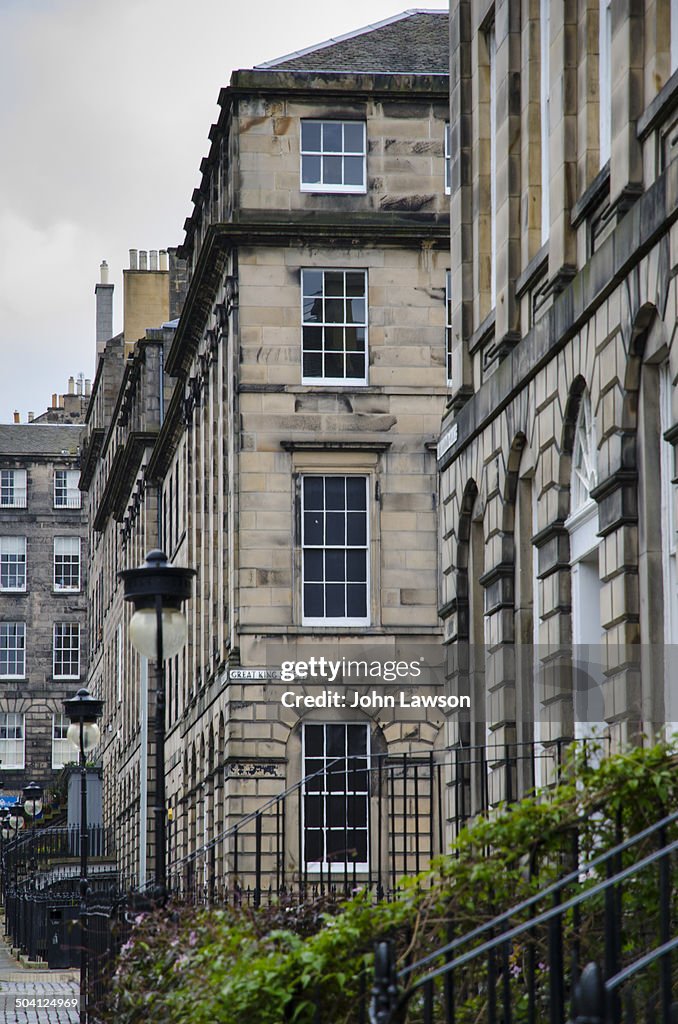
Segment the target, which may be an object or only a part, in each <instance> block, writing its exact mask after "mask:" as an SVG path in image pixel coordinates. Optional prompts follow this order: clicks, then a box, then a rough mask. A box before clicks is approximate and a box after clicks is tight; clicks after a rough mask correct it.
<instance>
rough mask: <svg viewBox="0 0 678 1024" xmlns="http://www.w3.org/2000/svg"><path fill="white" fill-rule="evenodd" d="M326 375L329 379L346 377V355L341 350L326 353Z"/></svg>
mask: <svg viewBox="0 0 678 1024" xmlns="http://www.w3.org/2000/svg"><path fill="white" fill-rule="evenodd" d="M324 376H325V377H327V378H328V380H331V379H333V378H338V379H341V380H343V379H344V376H345V375H344V357H343V355H342V353H341V352H328V353H327V354H326V355H325V373H324Z"/></svg>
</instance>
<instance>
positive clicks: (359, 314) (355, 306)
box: [346, 299, 365, 324]
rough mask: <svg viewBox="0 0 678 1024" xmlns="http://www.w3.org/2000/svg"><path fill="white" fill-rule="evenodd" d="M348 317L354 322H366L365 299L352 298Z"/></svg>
mask: <svg viewBox="0 0 678 1024" xmlns="http://www.w3.org/2000/svg"><path fill="white" fill-rule="evenodd" d="M346 319H347V321H348V322H349V323H352V324H364V323H365V300H364V299H351V300H350V301H349V302H348V303H347V316H346Z"/></svg>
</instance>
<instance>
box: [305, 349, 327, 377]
mask: <svg viewBox="0 0 678 1024" xmlns="http://www.w3.org/2000/svg"><path fill="white" fill-rule="evenodd" d="M303 374H304V377H322V375H323V354H322V352H304V366H303Z"/></svg>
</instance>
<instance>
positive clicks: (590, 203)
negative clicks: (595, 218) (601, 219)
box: [570, 160, 610, 228]
mask: <svg viewBox="0 0 678 1024" xmlns="http://www.w3.org/2000/svg"><path fill="white" fill-rule="evenodd" d="M609 198H610V161H609V160H608V161H607V163H606V164H605V166H604V167H603V168H602V169H601V170H600V171H599V172H598V174H597V175H596V176H595V178H594V179H593V181H592V182H591V184H590V185H589V187H588V188H587V189H586V191H585V192H584V194H583V195H582V196H581V198H580V199H578V200H577V202H576V203H575V204H574V206H573V207H572V213H571V216H570V224H571V225H572V227H573V228H577V227H579V225H580V224H581V222H582V221H583V220H584V219H585V218H586V217H588V216H589V215H590V214H591V213H592V212H593V210H595V208H596V206H599V205H600V204H601V203H603V202H604V201H605V200H607V199H609Z"/></svg>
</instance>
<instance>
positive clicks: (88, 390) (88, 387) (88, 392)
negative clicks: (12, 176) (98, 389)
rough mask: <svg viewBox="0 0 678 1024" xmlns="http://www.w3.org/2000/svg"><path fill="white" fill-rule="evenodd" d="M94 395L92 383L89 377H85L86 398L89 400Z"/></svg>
mask: <svg viewBox="0 0 678 1024" xmlns="http://www.w3.org/2000/svg"><path fill="white" fill-rule="evenodd" d="M91 394H92V381H91V380H90V379H89V377H85V398H89V396H90V395H91Z"/></svg>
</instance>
